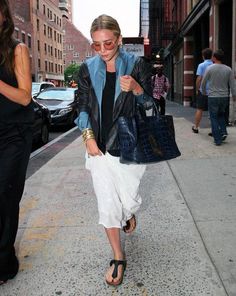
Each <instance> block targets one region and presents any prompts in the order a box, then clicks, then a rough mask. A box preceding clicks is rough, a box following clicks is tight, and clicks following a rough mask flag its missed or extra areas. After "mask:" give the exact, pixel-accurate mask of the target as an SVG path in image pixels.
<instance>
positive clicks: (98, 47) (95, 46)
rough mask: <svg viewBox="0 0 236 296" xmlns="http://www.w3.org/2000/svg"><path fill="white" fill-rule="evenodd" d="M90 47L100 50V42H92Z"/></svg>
mask: <svg viewBox="0 0 236 296" xmlns="http://www.w3.org/2000/svg"><path fill="white" fill-rule="evenodd" d="M92 48H93V49H94V50H96V51H99V50H101V44H95V43H92Z"/></svg>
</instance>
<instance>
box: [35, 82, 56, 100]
mask: <svg viewBox="0 0 236 296" xmlns="http://www.w3.org/2000/svg"><path fill="white" fill-rule="evenodd" d="M49 87H55V84H54V83H52V82H49V81H42V82H32V93H31V94H32V98H33V97H35V96H37V95H38V94H39V93H40V92H41V91H43V90H45V89H47V88H49Z"/></svg>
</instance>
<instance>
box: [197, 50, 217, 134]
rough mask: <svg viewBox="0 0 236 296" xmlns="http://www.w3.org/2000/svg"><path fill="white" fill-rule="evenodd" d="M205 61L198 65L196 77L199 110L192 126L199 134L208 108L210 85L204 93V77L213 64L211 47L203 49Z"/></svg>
mask: <svg viewBox="0 0 236 296" xmlns="http://www.w3.org/2000/svg"><path fill="white" fill-rule="evenodd" d="M202 58H203V60H204V61H203V62H202V63H200V64H199V65H198V67H197V73H196V75H197V79H196V94H197V98H196V103H197V111H196V113H195V125H194V126H193V127H192V131H193V132H194V133H195V134H197V133H198V131H199V130H198V128H199V125H200V122H201V119H202V114H203V111H207V110H208V87H207V86H206V95H204V94H203V93H202V86H201V82H202V78H203V76H204V73H205V72H206V69H207V67H209V66H210V65H212V64H213V62H212V50H211V49H210V48H205V49H203V50H202Z"/></svg>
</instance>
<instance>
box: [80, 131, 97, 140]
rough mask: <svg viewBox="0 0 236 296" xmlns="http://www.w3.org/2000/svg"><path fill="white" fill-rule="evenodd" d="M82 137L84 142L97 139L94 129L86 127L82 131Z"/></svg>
mask: <svg viewBox="0 0 236 296" xmlns="http://www.w3.org/2000/svg"><path fill="white" fill-rule="evenodd" d="M82 137H83V140H84V142H86V141H87V140H89V139H95V136H94V133H93V130H92V129H91V128H86V129H84V130H83V131H82Z"/></svg>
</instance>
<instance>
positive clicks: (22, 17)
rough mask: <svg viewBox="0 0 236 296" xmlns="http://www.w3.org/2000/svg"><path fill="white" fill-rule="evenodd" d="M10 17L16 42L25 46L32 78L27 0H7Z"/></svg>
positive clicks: (31, 32) (32, 54)
mask: <svg viewBox="0 0 236 296" xmlns="http://www.w3.org/2000/svg"><path fill="white" fill-rule="evenodd" d="M9 4H10V7H11V12H12V17H13V21H14V24H15V32H14V36H15V38H16V39H17V40H20V41H22V42H23V43H25V44H27V46H28V48H29V52H30V58H31V66H32V67H31V69H32V70H31V73H32V77H33V76H34V71H35V70H34V69H35V63H34V58H33V56H34V46H33V45H34V36H33V25H32V23H31V14H30V5H29V0H9Z"/></svg>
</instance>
